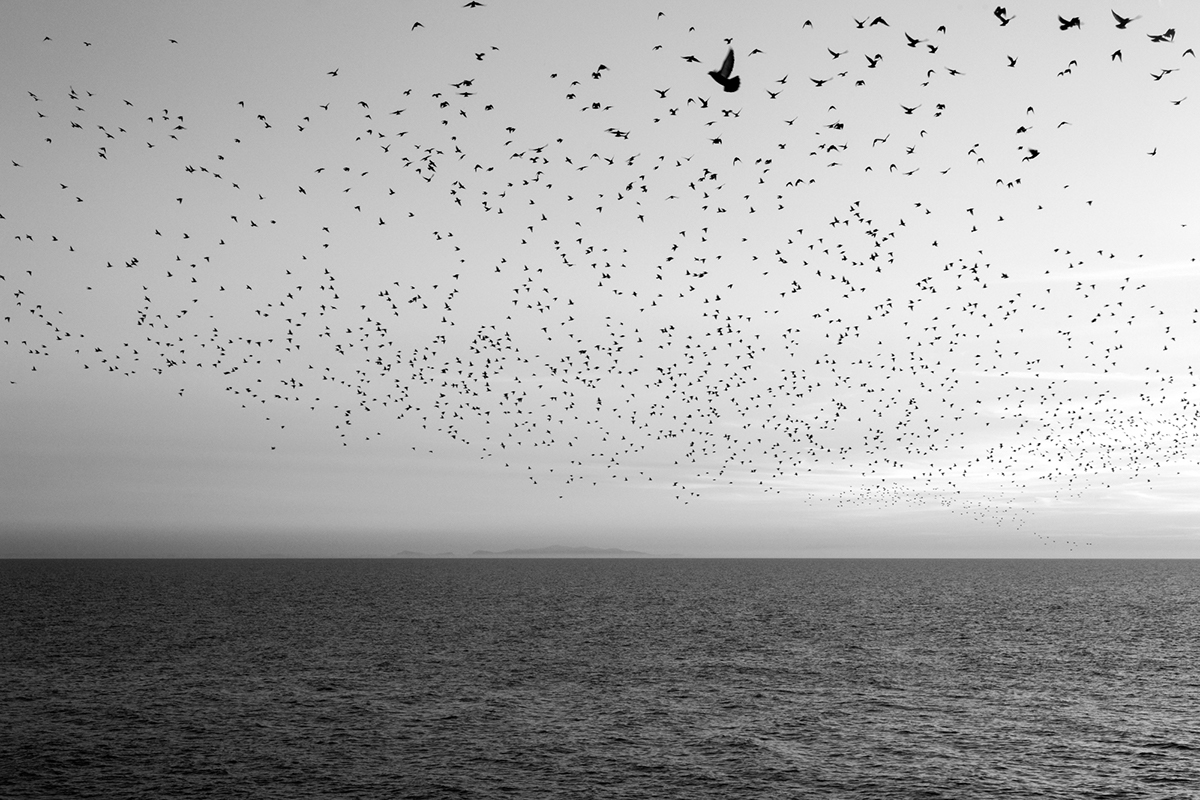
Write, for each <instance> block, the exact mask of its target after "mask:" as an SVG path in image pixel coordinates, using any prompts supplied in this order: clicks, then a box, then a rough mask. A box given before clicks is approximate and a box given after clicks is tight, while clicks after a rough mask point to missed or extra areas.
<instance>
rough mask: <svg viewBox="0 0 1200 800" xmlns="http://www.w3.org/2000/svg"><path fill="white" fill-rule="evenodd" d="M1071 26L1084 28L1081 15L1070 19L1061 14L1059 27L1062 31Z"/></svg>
mask: <svg viewBox="0 0 1200 800" xmlns="http://www.w3.org/2000/svg"><path fill="white" fill-rule="evenodd" d="M1070 28H1080V29H1082V28H1083V23H1082V22H1081V21H1080V20H1079V17H1071V18H1070V19H1065V18H1064V17H1062V16H1059V18H1058V29H1059V30H1060V31H1065V30H1069V29H1070Z"/></svg>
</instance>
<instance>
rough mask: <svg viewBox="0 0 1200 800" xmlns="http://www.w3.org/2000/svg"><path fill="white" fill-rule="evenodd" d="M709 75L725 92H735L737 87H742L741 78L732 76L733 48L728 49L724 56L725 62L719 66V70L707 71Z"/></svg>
mask: <svg viewBox="0 0 1200 800" xmlns="http://www.w3.org/2000/svg"><path fill="white" fill-rule="evenodd" d="M708 74H709V75H711V76H712V79H713V80H714V81H716V82H717V83H719V84H721V88H722V89H724V90H725V91H727V92H736V91H737V90H738V87H739V86H741V85H742V79H741V77H739V76H737V75H734V74H733V48H732V47H731V48H729V53H728V55H726V56H725V62H724V63H723V64H721V68H720V69H714V70H709V73H708Z"/></svg>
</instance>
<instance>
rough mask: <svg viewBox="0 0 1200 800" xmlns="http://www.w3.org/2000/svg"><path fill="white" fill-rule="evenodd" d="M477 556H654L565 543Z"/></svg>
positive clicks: (480, 552) (478, 555) (490, 551)
mask: <svg viewBox="0 0 1200 800" xmlns="http://www.w3.org/2000/svg"><path fill="white" fill-rule="evenodd" d="M471 555H472V556H474V557H476V558H495V557H497V556H516V557H521V556H557V557H559V558H572V557H581V556H582V557H591V558H653V557H654V556H653V555H652V554H650V553H643V552H641V551H639V550H621V549H620V548H617V547H569V546H567V545H563V544H552V545H547V546H546V547H533V548H528V549H520V548H517V549H513V550H500V551H492V550H476V551H475V552H473V553H471Z"/></svg>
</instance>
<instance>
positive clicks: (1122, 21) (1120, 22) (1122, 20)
mask: <svg viewBox="0 0 1200 800" xmlns="http://www.w3.org/2000/svg"><path fill="white" fill-rule="evenodd" d="M1112 15H1113V19H1115V20H1116V21H1117V27H1118V28H1120V29H1121V30H1125V26H1126V25H1128V24H1129V23H1131V22H1133V21H1134V20H1135V19H1141V18H1142V15H1141V14H1138V15H1137V16H1136V17H1122V16H1121V15H1120V14H1118V13H1117V12H1116V11H1113V12H1112Z"/></svg>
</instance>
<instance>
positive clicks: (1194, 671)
mask: <svg viewBox="0 0 1200 800" xmlns="http://www.w3.org/2000/svg"><path fill="white" fill-rule="evenodd" d="M0 796H3V797H4V798H67V797H70V798H88V797H95V798H155V800H159V799H161V798H190V797H205V798H208V797H221V798H224V797H231V798H236V797H244V798H289V800H293V799H295V798H656V799H661V798H689V800H690V799H693V798H956V799H958V798H1070V800H1080V799H1081V798H1196V797H1200V562H1196V561H1110V560H1045V561H1039V560H1012V561H1006V560H965V561H959V560H699V559H695V560H693V559H499V558H497V559H469V558H461V559H392V560H382V559H381V560H311V561H305V560H212V561H193V560H164V561H149V560H115V561H104V560H77V561H73V560H64V561H28V560H22V561H4V562H0Z"/></svg>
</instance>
